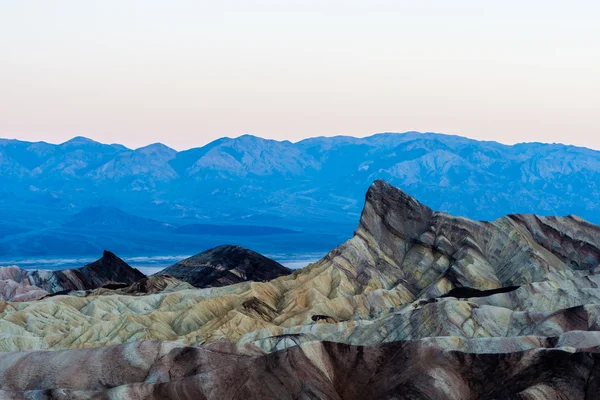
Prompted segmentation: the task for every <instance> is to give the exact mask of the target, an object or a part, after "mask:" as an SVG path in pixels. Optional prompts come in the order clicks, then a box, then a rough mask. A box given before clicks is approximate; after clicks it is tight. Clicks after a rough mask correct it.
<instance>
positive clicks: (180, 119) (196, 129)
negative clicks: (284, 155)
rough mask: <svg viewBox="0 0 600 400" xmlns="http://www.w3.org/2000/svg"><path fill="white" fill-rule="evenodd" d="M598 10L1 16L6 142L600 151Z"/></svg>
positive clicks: (131, 7) (208, 4)
mask: <svg viewBox="0 0 600 400" xmlns="http://www.w3.org/2000/svg"><path fill="white" fill-rule="evenodd" d="M599 126H600V2H598V1H592V0H590V1H577V0H573V1H564V0H561V1H557V0H545V1H541V0H528V1H523V0H519V1H514V0H505V1H482V0H473V1H465V0H453V1H447V0H432V1H427V0H423V1H415V0H411V1H404V0H389V1H388V0H370V1H369V0H360V1H357V0H337V1H334V0H269V1H267V0H257V1H248V0H214V1H202V0H190V1H185V0H169V1H164V0H137V1H134V0H102V1H100V0H98V1H92V0H86V1H82V0H53V1H48V0H39V1H34V0H4V1H2V2H1V3H0V137H12V138H19V139H24V140H45V141H48V142H53V143H57V142H62V141H64V140H67V139H69V138H71V137H73V136H77V135H83V136H88V137H91V138H93V139H95V140H98V141H101V142H109V143H113V142H116V143H123V144H125V145H127V146H130V147H138V146H142V145H146V144H149V143H153V142H163V143H165V144H167V145H169V146H171V147H174V148H176V149H185V148H190V147H196V146H200V145H203V144H205V143H207V142H209V141H211V140H213V139H215V138H218V137H221V136H230V137H235V136H239V135H240V134H243V133H251V134H255V135H257V136H262V137H266V138H275V139H280V140H283V139H287V140H291V141H297V140H300V139H302V138H305V137H312V136H323V135H325V136H330V135H340V134H343V135H352V136H366V135H370V134H373V133H376V132H385V131H388V132H390V131H391V132H402V131H408V130H417V131H435V132H444V133H451V134H458V135H462V136H467V137H472V138H476V139H486V140H497V141H500V142H504V143H515V142H522V141H542V142H562V143H568V144H576V145H582V146H587V147H593V148H596V149H600V131H599V129H598V128H599Z"/></svg>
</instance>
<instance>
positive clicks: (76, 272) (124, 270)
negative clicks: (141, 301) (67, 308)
mask: <svg viewBox="0 0 600 400" xmlns="http://www.w3.org/2000/svg"><path fill="white" fill-rule="evenodd" d="M144 277H145V275H144V274H142V273H141V272H140V271H138V270H137V269H135V268H132V267H130V266H129V265H128V264H127V263H126V262H125V261H123V260H121V259H120V258H119V257H117V256H116V255H114V254H113V253H111V252H110V251H106V250H105V251H104V254H103V256H102V258H100V259H99V260H96V261H94V262H93V263H91V264H88V265H86V266H84V267H81V268H76V269H68V270H62V271H46V270H36V271H26V270H22V269H20V268H18V267H0V282H3V281H4V282H5V283H4V284H2V283H0V287H3V288H4V289H3V290H2V293H3V298H4V299H7V300H16V301H19V300H27V299H37V298H42V297H44V296H45V295H47V294H54V293H59V292H64V293H68V292H70V291H75V290H89V289H96V288H99V287H102V286H103V285H105V284H107V283H109V282H118V283H124V284H126V285H129V284H132V283H134V282H137V281H139V280H140V279H143V278H144ZM24 293H28V295H27V296H23V294H24Z"/></svg>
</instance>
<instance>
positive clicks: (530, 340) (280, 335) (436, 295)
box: [0, 181, 600, 399]
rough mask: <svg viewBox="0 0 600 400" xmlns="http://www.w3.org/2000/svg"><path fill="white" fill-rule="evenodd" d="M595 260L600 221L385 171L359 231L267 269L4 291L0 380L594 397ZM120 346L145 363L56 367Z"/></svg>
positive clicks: (180, 388) (597, 341) (147, 390)
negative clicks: (298, 261) (41, 291)
mask: <svg viewBox="0 0 600 400" xmlns="http://www.w3.org/2000/svg"><path fill="white" fill-rule="evenodd" d="M599 260H600V228H599V227H598V226H595V225H592V224H590V223H588V222H586V221H584V220H582V219H580V218H578V217H575V216H568V217H540V216H532V215H511V216H507V217H503V218H501V219H498V220H496V221H492V222H478V221H472V220H469V219H466V218H461V217H455V216H452V215H449V214H445V213H438V212H435V211H433V210H431V209H429V208H428V207H426V206H424V205H422V204H421V203H419V202H418V201H417V200H415V199H414V198H412V197H410V196H408V195H406V194H405V193H404V192H402V191H400V190H399V189H396V188H394V187H392V186H390V185H388V184H387V183H385V182H383V181H376V182H375V183H374V184H373V185H372V186H371V188H370V189H369V191H368V193H367V196H366V202H365V206H364V210H363V213H362V216H361V219H360V224H359V226H358V228H357V230H356V231H355V234H354V237H353V238H352V239H350V240H349V241H347V242H346V243H344V244H342V245H340V246H339V247H337V248H336V249H334V250H332V251H331V252H330V253H329V254H328V255H327V256H326V257H324V258H323V259H322V260H320V261H318V262H316V263H314V264H312V265H309V266H308V267H306V268H304V269H302V270H297V271H294V272H293V273H291V274H289V275H285V276H281V277H278V278H276V279H273V280H270V281H268V282H242V283H238V284H233V285H227V286H220V287H210V288H204V289H197V288H192V287H191V286H190V285H189V284H188V283H184V282H181V281H179V280H177V279H176V278H173V277H160V276H155V277H150V278H149V279H150V280H149V281H148V282H143V281H142V282H138V283H137V284H132V285H130V286H126V287H122V288H118V289H107V288H104V289H98V290H96V291H94V292H92V293H91V294H88V295H87V296H84V297H76V296H54V297H46V298H44V299H42V300H38V301H27V302H2V303H0V351H4V352H9V353H6V354H0V356H1V357H4V358H0V365H2V367H0V382H15V383H11V384H10V385H6V384H3V385H2V389H3V390H5V391H7V392H6V393H10V395H13V394H14V395H15V396H18V395H20V394H19V393H22V392H23V391H24V390H40V391H41V390H44V389H47V388H54V389H57V388H63V389H65V392H64V393H67V394H68V395H72V396H83V398H85V396H88V397H90V396H98V398H106V397H108V398H111V396H112V398H131V399H138V398H169V397H171V396H174V395H173V393H178V395H180V396H182V397H180V398H188V397H185V396H188V394H186V393H189V396H192V394H194V393H195V394H197V393H203V394H204V396H206V397H207V398H221V397H228V396H230V395H231V393H234V392H235V393H244V395H245V396H247V397H248V398H291V397H292V395H294V396H296V398H297V397H298V396H300V397H302V396H301V395H305V396H306V397H307V398H310V396H313V398H315V397H316V398H332V399H337V398H344V399H347V398H350V399H352V398H357V399H359V398H382V397H383V398H385V397H391V398H411V399H412V398H416V399H420V398H440V399H457V398H458V399H462V398H464V399H474V398H490V399H492V398H534V399H536V398H540V399H541V398H544V399H545V398H585V396H588V397H589V396H590V395H591V394H594V393H595V392H594V391H595V390H598V389H599V388H597V387H596V386H595V385H597V384H598V383H597V382H599V381H600V375H599V373H600V372H599V371H597V367H596V365H597V364H596V363H595V360H596V358H597V356H596V352H597V351H598V349H600V274H597V272H598V271H599V269H598V266H599ZM11 273H12V274H13V275H14V276H16V275H18V274H19V271H16V270H15V271H12V272H11ZM136 285H137V286H136ZM153 288H156V290H155V289H153ZM149 340H150V341H152V342H148V341H149ZM330 342H331V343H330ZM121 344H123V345H121ZM108 345H121V346H116V347H103V346H108ZM96 348H98V349H96ZM69 349H70V350H69ZM75 349H84V350H75ZM215 349H219V350H218V351H217V350H215ZM20 350H38V352H33V353H10V352H18V351H20ZM39 350H65V351H66V352H64V353H62V352H61V353H54V352H39ZM215 352H217V353H219V354H218V355H214V356H212V355H211V354H213V353H215ZM121 353H123V354H127V357H129V358H127V357H126V359H124V361H123V363H124V364H123V365H122V366H117V365H121V364H118V363H116V364H115V367H114V368H115V371H116V370H117V369H123V370H124V371H130V372H131V375H127V374H125V375H123V376H118V377H117V376H113V375H110V376H111V378H110V379H113V380H114V381H111V380H110V379H109V378H106V379H105V380H98V379H95V380H93V381H92V380H91V379H92V378H89V379H88V378H85V379H84V378H82V380H73V381H70V380H69V379H67V378H66V377H63V375H62V374H58V373H56V372H53V371H54V370H51V369H48V370H45V369H44V368H50V367H49V366H51V365H58V364H57V363H60V362H64V361H61V360H65V359H69V358H70V357H71V354H73V357H74V358H73V360H74V361H73V362H76V363H80V364H81V365H83V364H85V362H84V361H77V360H80V359H81V360H98V361H93V362H91V361H90V363H89V366H86V368H96V367H94V365H96V364H94V363H100V364H98V365H102V364H101V362H102V361H101V360H103V357H109V355H108V354H110V357H114V358H115V360H117V359H118V358H119V357H124V356H120V355H119V354H121ZM134 353H135V354H138V353H139V354H138V355H136V356H135V357H134V356H133V355H132V354H134ZM57 354H62V355H61V356H60V357H59V356H58V355H57ZM11 357H12V358H11ZM22 357H31V358H22ZM211 357H214V358H213V359H211ZM3 360H4V361H3ZM19 360H21V361H19ZM34 360H35V361H34ZM161 363H164V365H163V364H161ZM169 363H171V364H169ZM80 364H76V365H80ZM15 365H18V366H23V365H25V366H26V367H27V368H32V370H31V371H30V372H28V373H29V374H30V375H28V376H33V375H36V374H37V375H36V376H44V377H47V380H46V381H44V380H42V381H41V382H46V383H39V384H38V383H35V384H34V383H32V382H31V381H30V380H27V379H24V380H20V381H19V380H18V377H17V374H16V372H14V371H16V367H13V366H15ZM199 365H201V366H199ZM357 365H359V366H360V368H359V367H357ZM598 365H600V364H598ZM36 368H38V369H36ZM40 368H41V369H44V370H41V369H40ZM98 368H100V367H98ZM128 368H129V369H128ZM83 370H85V368H84V369H83ZM83 370H82V371H83ZM11 371H13V372H11ZM148 371H150V373H149V372H148ZM165 371H167V372H165ZM203 371H204V372H203ZM82 373H83V372H82ZM127 373H129V372H127ZM87 374H88V375H86V376H93V377H97V376H103V375H102V374H110V369H108V370H106V371H104V372H102V371H100V370H98V371H96V370H90V371H88V373H87ZM178 374H179V375H178ZM233 377H235V379H234V378H233ZM596 377H598V378H596ZM44 379H46V378H44ZM242 381H243V382H245V383H244V384H243V385H242V386H236V384H235V383H234V382H242ZM70 382H71V383H70ZM102 382H104V383H102ZM109 382H110V383H109ZM232 382H233V383H232ZM36 385H37V386H36ZM61 385H62V386H61ZM236 390H237V391H236ZM232 391H233V392H232ZM61 393H63V392H61ZM181 393H184V394H181ZM52 394H53V395H56V396H58V397H57V398H60V396H67V394H64V395H63V394H60V393H59V392H56V393H55V392H52ZM102 396H104V397H102ZM119 396H121V397H119ZM161 396H163V397H161ZM336 396H337V397H336ZM573 396H575V397H573ZM17 398H18V397H17ZM189 398H192V397H189ZM589 398H593V396H592V397H589Z"/></svg>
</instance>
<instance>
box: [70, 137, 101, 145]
mask: <svg viewBox="0 0 600 400" xmlns="http://www.w3.org/2000/svg"><path fill="white" fill-rule="evenodd" d="M98 144H101V143H99V142H96V141H95V140H92V139H89V138H86V137H84V136H75V137H74V138H73V139H70V140H67V141H66V142H64V143H61V144H60V146H63V147H72V146H86V145H98Z"/></svg>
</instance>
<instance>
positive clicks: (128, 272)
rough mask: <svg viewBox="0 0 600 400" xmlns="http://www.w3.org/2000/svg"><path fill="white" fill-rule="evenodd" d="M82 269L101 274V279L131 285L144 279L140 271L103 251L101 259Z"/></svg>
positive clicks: (112, 254) (109, 252) (110, 253)
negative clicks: (105, 278) (107, 278)
mask: <svg viewBox="0 0 600 400" xmlns="http://www.w3.org/2000/svg"><path fill="white" fill-rule="evenodd" d="M83 269H84V270H87V271H88V272H94V273H96V274H102V276H103V277H109V278H110V280H111V281H114V282H125V283H133V282H135V281H138V280H140V279H142V278H144V277H145V275H144V274H142V273H141V272H140V271H138V270H137V269H135V268H133V267H131V266H130V265H129V264H127V263H126V262H125V261H123V260H122V259H121V258H119V257H117V256H116V255H115V254H114V253H112V252H111V251H108V250H104V253H103V254H102V258H100V259H99V260H97V261H94V262H93V263H91V264H88V265H86V266H85V267H83Z"/></svg>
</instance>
